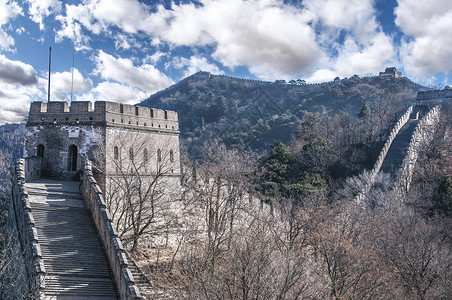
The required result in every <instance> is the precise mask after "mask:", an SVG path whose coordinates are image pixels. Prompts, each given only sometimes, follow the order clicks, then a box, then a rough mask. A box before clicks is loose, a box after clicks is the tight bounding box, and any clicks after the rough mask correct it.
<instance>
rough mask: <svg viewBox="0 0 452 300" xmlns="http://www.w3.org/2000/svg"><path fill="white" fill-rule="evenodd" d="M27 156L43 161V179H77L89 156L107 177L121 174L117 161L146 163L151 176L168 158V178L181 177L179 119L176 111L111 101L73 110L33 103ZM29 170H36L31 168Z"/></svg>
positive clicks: (63, 105) (62, 104)
mask: <svg viewBox="0 0 452 300" xmlns="http://www.w3.org/2000/svg"><path fill="white" fill-rule="evenodd" d="M24 152H25V157H39V158H41V166H40V167H41V171H40V172H41V174H40V175H42V176H43V177H57V178H58V177H71V176H74V175H76V174H77V173H78V172H79V171H80V170H81V168H82V163H81V160H82V156H87V157H88V158H90V159H92V160H93V159H94V160H96V161H97V162H98V164H99V165H102V166H104V167H105V170H103V171H105V173H106V174H108V175H114V174H115V173H118V172H119V171H120V170H118V169H117V167H116V166H113V165H117V164H115V161H114V160H115V159H116V160H118V159H123V158H124V159H125V158H127V159H129V160H131V161H132V160H133V159H135V160H137V159H140V160H142V161H143V162H145V163H146V164H147V165H148V166H146V168H143V170H145V171H144V172H147V173H148V174H149V175H152V174H153V173H155V172H156V169H157V164H158V163H159V162H160V163H161V162H162V161H163V160H164V159H165V158H167V159H168V160H170V161H171V168H170V169H169V170H168V175H169V176H172V177H175V178H178V177H179V174H180V166H179V161H180V159H179V127H178V116H177V113H176V112H174V111H168V110H161V109H150V108H147V107H140V106H134V105H126V104H119V103H114V102H107V101H97V102H95V104H94V108H93V107H92V103H91V102H89V101H77V102H72V103H71V105H70V106H69V105H68V103H66V102H57V101H52V102H48V103H44V102H33V103H31V107H30V114H29V118H28V122H27V132H26V144H25V151H24ZM131 154H132V155H131ZM123 163H124V161H123ZM30 169H36V166H27V171H30ZM37 169H39V168H37ZM35 172H37V171H35ZM35 175H36V174H35Z"/></svg>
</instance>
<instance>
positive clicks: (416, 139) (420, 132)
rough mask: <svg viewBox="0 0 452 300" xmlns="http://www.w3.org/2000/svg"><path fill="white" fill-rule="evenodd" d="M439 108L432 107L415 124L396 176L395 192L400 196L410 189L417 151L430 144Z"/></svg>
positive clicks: (436, 123)
mask: <svg viewBox="0 0 452 300" xmlns="http://www.w3.org/2000/svg"><path fill="white" fill-rule="evenodd" d="M440 113H441V106H440V105H437V106H435V107H433V108H432V109H431V110H430V111H429V112H428V113H427V114H426V115H425V116H424V117H423V118H422V119H421V120H420V121H419V123H418V124H417V126H416V129H415V130H414V133H413V135H412V136H411V141H410V146H409V147H408V151H407V155H406V156H405V158H404V160H403V163H402V167H401V168H400V170H399V172H398V174H397V179H398V180H397V183H396V185H395V189H396V192H398V193H399V194H400V195H403V194H405V193H406V192H407V191H409V189H410V184H411V179H412V176H413V171H414V167H415V166H416V161H417V158H418V156H419V149H421V148H422V146H424V145H428V144H429V143H430V142H432V140H433V137H434V132H435V128H436V127H437V125H438V123H439V117H440Z"/></svg>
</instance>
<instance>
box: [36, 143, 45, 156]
mask: <svg viewBox="0 0 452 300" xmlns="http://www.w3.org/2000/svg"><path fill="white" fill-rule="evenodd" d="M36 155H37V156H38V157H44V145H42V144H39V145H38V149H37V153H36Z"/></svg>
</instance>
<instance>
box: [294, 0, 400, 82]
mask: <svg viewBox="0 0 452 300" xmlns="http://www.w3.org/2000/svg"><path fill="white" fill-rule="evenodd" d="M374 2H375V1H373V0H306V1H304V2H303V3H304V5H305V7H306V9H308V10H310V11H311V12H312V14H313V16H314V25H315V26H316V28H317V29H318V31H319V33H318V35H317V41H318V43H319V44H320V45H321V46H320V47H322V49H324V51H325V52H327V53H328V54H329V57H330V58H329V59H326V60H323V61H321V62H319V64H318V70H317V71H316V72H313V73H311V74H308V79H307V80H308V81H312V82H319V81H327V80H332V79H334V77H336V76H339V77H348V76H351V75H354V74H360V75H365V74H377V73H378V71H380V70H381V69H382V68H383V67H384V66H385V65H387V64H388V63H393V62H394V57H395V53H396V51H395V49H394V46H393V42H392V38H391V37H390V36H388V35H386V34H385V33H383V31H382V30H381V27H380V25H379V24H378V23H377V20H376V14H377V12H376V9H375V7H374Z"/></svg>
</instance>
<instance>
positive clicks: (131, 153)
mask: <svg viewBox="0 0 452 300" xmlns="http://www.w3.org/2000/svg"><path fill="white" fill-rule="evenodd" d="M129 158H130V160H131V161H133V158H134V157H133V148H130V149H129Z"/></svg>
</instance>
